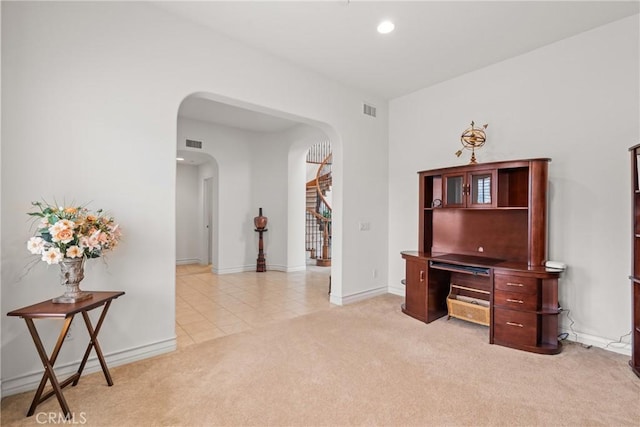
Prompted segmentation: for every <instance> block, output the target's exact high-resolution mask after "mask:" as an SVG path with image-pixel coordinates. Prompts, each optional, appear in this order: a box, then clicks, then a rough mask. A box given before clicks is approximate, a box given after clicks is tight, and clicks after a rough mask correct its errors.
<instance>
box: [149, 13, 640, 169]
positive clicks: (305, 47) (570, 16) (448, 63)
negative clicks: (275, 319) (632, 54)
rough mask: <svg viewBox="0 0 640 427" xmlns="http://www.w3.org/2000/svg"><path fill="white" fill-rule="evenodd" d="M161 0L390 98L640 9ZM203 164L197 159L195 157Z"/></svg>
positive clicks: (194, 106)
mask: <svg viewBox="0 0 640 427" xmlns="http://www.w3.org/2000/svg"><path fill="white" fill-rule="evenodd" d="M154 4H155V5H156V6H158V7H161V8H163V9H165V10H167V11H169V12H171V13H174V14H177V15H179V16H182V17H184V18H186V19H188V20H191V21H192V22H194V24H200V25H204V26H207V27H209V28H210V29H212V30H213V31H216V32H218V33H221V34H223V35H224V36H226V37H229V38H232V39H236V40H238V41H240V42H242V43H243V44H245V45H248V46H251V47H254V48H256V49H259V50H261V51H265V52H269V53H271V54H272V55H275V56H277V57H280V58H282V59H283V60H285V61H287V62H289V63H292V64H295V65H297V66H299V67H302V68H305V69H307V70H310V71H312V72H316V73H319V74H321V75H324V76H325V77H328V78H330V79H332V80H335V81H337V82H339V83H341V84H343V85H346V86H350V87H353V88H356V89H360V90H361V91H363V92H364V93H365V94H367V95H372V96H379V97H381V98H383V99H392V98H395V97H399V96H402V95H406V94H408V93H411V92H414V91H416V90H419V89H421V88H424V87H428V86H430V85H434V84H437V83H439V82H442V81H445V80H448V79H451V78H454V77H457V76H460V75H462V74H465V73H468V72H471V71H474V70H478V69H480V68H483V67H486V66H488V65H491V64H494V63H497V62H500V61H503V60H505V59H508V58H512V57H514V56H517V55H521V54H523V53H526V52H529V51H531V50H533V49H536V48H539V47H542V46H545V45H548V44H550V43H554V42H556V41H559V40H561V39H564V38H567V37H571V36H573V35H576V34H578V33H581V32H583V31H587V30H589V29H592V28H595V27H598V26H600V25H604V24H607V23H610V22H613V21H615V20H618V19H621V18H624V17H626V16H631V15H634V14H638V13H640V1H638V0H635V1H620V2H617V1H577V0H572V1H478V0H476V1H456V0H450V1H357V0H352V1H347V0H344V1H330V0H324V1H195V2H190V1H166V2H165V1H160V2H154ZM383 19H391V20H393V22H394V23H395V26H396V30H395V31H394V32H393V33H391V34H388V35H381V34H378V33H377V32H376V26H377V25H378V23H379V22H380V21H382V20H383ZM612 48H615V47H613V46H612ZM179 115H180V116H182V117H188V118H193V119H197V120H205V121H210V122H215V123H219V124H222V125H226V126H232V127H236V128H241V129H247V130H250V131H254V132H277V131H281V130H284V129H286V128H288V127H290V126H292V125H294V124H295V122H292V121H289V120H286V119H281V118H276V117H273V116H270V115H267V114H262V113H258V112H253V111H249V110H245V109H241V108H237V107H233V106H230V105H227V104H223V103H217V102H213V101H210V100H205V99H202V98H197V97H191V98H189V99H187V100H185V101H184V102H183V104H182V106H181V108H180V113H179ZM181 154H185V155H186V156H188V157H189V156H193V155H194V154H192V153H189V152H186V153H185V152H181ZM201 161H202V159H195V158H194V159H189V160H188V162H189V163H192V164H194V163H196V162H201Z"/></svg>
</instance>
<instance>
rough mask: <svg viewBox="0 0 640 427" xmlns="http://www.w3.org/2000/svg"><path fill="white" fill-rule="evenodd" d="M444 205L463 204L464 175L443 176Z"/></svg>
mask: <svg viewBox="0 0 640 427" xmlns="http://www.w3.org/2000/svg"><path fill="white" fill-rule="evenodd" d="M444 182H445V200H444V205H445V206H463V205H464V195H465V192H464V175H452V176H445V181H444Z"/></svg>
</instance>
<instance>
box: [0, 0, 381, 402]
mask: <svg viewBox="0 0 640 427" xmlns="http://www.w3.org/2000/svg"><path fill="white" fill-rule="evenodd" d="M1 7H2V165H1V177H2V179H1V185H2V189H1V190H2V191H1V206H2V212H1V221H2V223H1V227H2V249H1V253H2V272H1V281H2V284H1V299H2V302H1V304H2V312H3V313H6V312H8V311H10V310H11V309H14V308H17V307H21V306H24V305H28V304H32V303H34V302H37V301H40V300H43V299H47V298H51V297H53V296H56V295H58V294H59V293H61V289H60V287H59V285H58V284H57V281H58V280H57V271H56V269H55V268H49V269H47V268H46V267H45V266H44V265H42V264H43V263H41V262H40V263H39V264H38V265H37V266H36V267H35V268H33V269H32V270H31V271H30V272H29V273H28V274H27V275H25V276H24V277H22V275H23V273H24V271H25V265H26V264H27V263H28V262H29V261H30V260H31V259H32V258H31V257H30V255H29V254H28V253H27V251H26V249H25V242H26V240H27V238H28V237H29V230H28V223H27V221H26V219H27V218H26V215H25V212H26V211H27V210H28V209H29V206H30V205H29V203H30V201H31V200H34V199H39V198H41V197H44V198H53V197H57V198H59V199H64V198H66V199H67V200H77V201H85V200H86V201H92V206H95V207H96V208H97V207H104V208H106V209H108V210H109V211H111V212H112V213H113V215H115V217H116V218H117V219H118V221H119V222H120V223H121V224H122V226H123V229H124V232H125V235H124V241H123V242H122V243H121V245H120V246H119V247H118V250H117V251H114V252H113V253H112V254H111V256H110V257H109V259H108V263H107V264H104V263H102V262H101V261H100V260H98V261H95V262H92V263H89V265H88V266H87V272H86V278H85V280H84V281H83V287H84V288H86V289H87V290H92V289H93V290H95V289H100V290H107V289H122V290H124V291H126V295H125V296H124V297H122V298H120V299H118V300H117V301H115V302H114V304H113V306H112V307H111V310H110V316H109V317H108V318H107V320H106V323H105V325H104V327H103V330H102V332H101V334H100V338H101V340H100V341H101V344H102V348H103V350H104V352H105V353H106V354H107V359H108V361H109V363H110V364H111V365H112V366H113V365H115V364H119V363H126V362H128V361H131V360H135V359H137V358H143V357H148V356H150V355H154V354H158V353H161V352H165V351H169V350H172V349H173V348H175V326H174V325H175V276H174V275H175V271H174V268H175V267H174V266H175V260H176V248H175V239H176V230H175V226H176V225H175V224H176V215H175V197H176V191H175V185H176V166H175V154H176V136H177V120H176V117H177V112H178V108H179V105H180V102H181V101H182V100H183V99H184V97H185V96H187V95H189V94H192V93H196V92H206V93H210V94H214V95H216V96H217V97H219V98H220V99H223V98H224V99H229V100H235V101H236V102H237V103H238V104H242V106H255V108H256V109H259V108H264V109H268V110H269V111H277V112H280V113H281V115H283V116H295V117H298V118H300V119H301V120H306V121H307V122H308V123H313V124H315V125H316V126H320V127H322V128H323V131H324V132H325V133H327V135H329V136H330V138H331V141H332V146H333V147H334V152H336V153H337V159H336V163H335V164H334V176H335V179H336V182H339V183H340V184H339V186H338V185H337V186H336V187H335V188H334V192H333V201H334V207H335V208H336V211H337V212H341V214H340V215H337V216H336V217H335V218H334V229H335V230H337V231H338V230H340V231H341V233H338V236H339V237H336V238H335V239H334V241H333V245H334V246H333V257H334V265H333V267H332V278H333V282H332V285H333V294H332V301H334V302H337V303H343V302H345V301H350V300H352V299H353V298H357V297H362V296H366V295H371V294H375V293H377V292H381V291H382V292H384V291H385V290H386V287H387V275H386V271H387V270H386V266H387V251H386V247H387V236H388V232H387V224H388V221H387V215H388V209H387V148H386V147H387V106H386V103H385V102H384V101H382V100H379V99H375V97H372V96H371V95H369V94H364V93H360V92H357V91H355V90H351V89H349V88H346V87H344V86H341V85H340V84H338V83H335V82H332V81H329V80H327V79H326V78H324V77H322V76H320V75H317V74H314V73H311V72H308V71H306V70H301V69H298V68H296V67H294V66H292V65H291V64H289V63H286V62H283V61H280V60H279V59H276V58H273V57H270V56H268V55H266V54H264V53H261V52H258V51H254V50H251V49H249V48H247V47H246V46H244V45H242V44H240V43H235V42H233V41H231V40H229V39H227V38H224V37H221V36H219V35H217V34H215V33H214V32H212V31H210V30H208V29H206V28H204V27H201V26H199V25H196V24H193V23H191V22H187V21H185V20H183V19H182V18H178V17H175V16H173V15H171V14H169V13H167V12H165V11H164V10H161V9H159V8H156V7H154V6H153V4H149V3H144V2H66V3H65V2H33V3H31V2H2V4H1ZM363 99H368V100H371V102H373V103H375V104H376V106H377V107H378V119H372V118H370V117H365V116H363V114H362V112H361V111H362V101H363ZM220 169H221V170H220V173H222V165H220ZM219 185H220V187H219V190H220V194H219V199H220V203H224V202H225V200H227V199H228V196H227V195H225V194H224V193H223V188H225V186H224V185H223V183H222V182H220V183H219ZM233 201H234V202H236V201H237V198H234V199H233ZM243 203H244V206H239V207H238V213H237V214H238V215H246V212H249V211H253V210H254V208H255V207H254V206H251V204H250V203H249V200H248V199H247V200H246V201H244V200H243ZM228 215H233V213H231V212H230V213H229V214H228ZM361 218H368V220H369V221H370V222H371V224H372V231H370V232H367V233H361V232H358V228H357V223H358V221H359V220H361ZM222 220H223V218H222V217H221V218H220V221H222ZM218 230H219V231H220V232H221V233H222V232H223V231H224V230H222V229H221V228H218ZM221 238H222V236H221ZM248 243H251V244H253V242H242V241H240V244H241V245H243V244H248ZM241 245H240V246H241ZM240 249H242V250H243V253H245V252H244V249H243V248H240ZM219 256H220V257H221V258H224V257H225V256H226V254H224V253H221V254H219ZM343 260H344V261H343ZM222 261H223V260H222V259H221V263H222ZM374 268H377V269H378V272H379V273H378V277H377V278H375V279H372V278H371V271H372V269H374ZM367 278H368V279H367ZM0 317H1V320H0V322H1V329H2V390H3V393H4V394H7V393H14V392H17V391H21V390H25V389H27V388H32V387H34V386H35V385H36V383H37V382H38V380H39V377H40V372H41V368H42V367H41V364H40V362H39V361H38V359H37V356H36V354H35V351H34V349H33V343H32V342H31V339H30V337H29V334H28V332H27V330H26V328H25V325H24V322H23V321H21V320H19V319H14V318H6V316H0ZM78 326H80V325H78ZM39 327H40V328H41V333H42V335H43V336H45V337H52V336H53V335H54V334H55V333H56V331H57V330H58V328H59V323H58V322H56V321H45V320H43V321H40V322H39ZM79 329H80V328H79ZM78 333H81V332H78ZM84 346H85V342H84V340H82V339H75V340H73V341H70V342H67V343H65V346H64V348H63V352H62V353H61V354H60V357H59V358H58V364H59V366H60V367H66V369H67V370H72V369H73V367H74V362H76V361H78V360H79V358H80V355H81V353H82V352H83V350H84ZM96 368H97V365H96V363H95V361H94V362H92V363H91V364H90V366H89V370H95V369H96ZM116 381H117V379H116Z"/></svg>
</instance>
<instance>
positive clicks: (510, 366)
mask: <svg viewBox="0 0 640 427" xmlns="http://www.w3.org/2000/svg"><path fill="white" fill-rule="evenodd" d="M401 302H402V298H400V297H396V296H392V295H385V296H382V297H378V298H374V299H371V300H368V301H364V302H361V303H358V304H353V305H349V306H345V307H338V308H334V309H331V310H326V311H323V312H319V313H314V314H310V315H306V316H303V317H299V318H295V319H291V320H286V321H282V322H280V323H275V324H271V325H268V326H266V327H264V328H260V329H256V330H252V331H246V332H243V333H239V334H236V335H230V336H225V337H222V338H218V339H215V340H212V341H208V342H204V343H202V344H196V345H192V346H190V347H188V348H186V349H184V350H180V351H177V352H174V353H172V354H168V355H164V356H161V357H156V358H154V359H150V360H145V361H141V362H137V363H133V364H130V365H126V366H120V367H115V368H111V373H112V376H113V379H114V382H115V385H114V386H113V387H107V386H106V384H105V382H104V377H103V376H102V374H101V373H98V374H92V375H88V376H86V377H83V378H82V379H81V381H80V384H79V385H78V386H77V387H68V388H66V389H65V396H66V398H67V401H68V403H69V405H70V407H71V410H72V411H73V412H74V413H75V414H76V417H77V421H76V424H79V423H78V420H79V421H84V422H85V425H96V426H145V425H153V426H214V425H228V426H267V425H268V426H347V425H382V426H405V425H416V426H418V425H419V426H429V425H434V426H439V425H446V426H454V425H461V426H484V425H504V426H515V425H526V426H533V425H540V426H556V425H567V426H638V425H640V379H639V378H637V377H636V376H635V375H634V374H633V373H632V372H631V370H630V368H629V366H628V364H627V362H628V358H627V357H625V356H622V355H618V354H615V353H611V352H608V351H604V350H601V349H595V348H591V349H585V348H583V347H581V346H580V345H577V344H568V345H565V347H564V350H563V352H562V353H561V354H559V355H556V356H542V355H536V354H531V353H526V352H522V351H518V350H513V349H508V348H504V347H499V346H495V345H490V344H489V343H488V329H487V328H485V327H482V326H477V325H474V324H470V323H466V322H463V321H460V320H456V319H452V320H449V321H447V320H446V318H445V319H440V320H437V321H435V322H433V323H431V324H429V325H425V324H424V323H421V322H418V321H416V320H414V319H411V318H410V317H408V316H406V315H404V314H402V313H401V311H400V303H401ZM105 350H106V351H108V349H105ZM32 396H33V394H32V393H24V394H21V395H16V396H10V397H8V398H5V399H3V401H2V425H3V426H4V425H41V424H38V422H37V419H36V417H35V416H34V417H30V418H25V416H24V414H25V412H26V410H27V408H28V406H29V403H30V401H31V398H32ZM58 409H59V408H58V406H57V402H56V400H55V399H51V400H49V401H48V402H46V403H45V404H42V405H41V406H40V407H39V408H38V412H49V411H54V412H55V411H58ZM81 415H82V419H80V416H81Z"/></svg>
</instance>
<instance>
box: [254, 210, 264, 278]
mask: <svg viewBox="0 0 640 427" xmlns="http://www.w3.org/2000/svg"><path fill="white" fill-rule="evenodd" d="M253 223H254V224H255V226H256V229H255V231H257V232H258V233H260V238H259V241H258V260H257V265H256V271H257V272H259V273H260V272H264V271H267V261H266V259H265V258H264V242H263V239H262V233H264V232H266V231H267V229H266V226H267V217H266V216H262V208H260V210H259V214H258V216H257V217H255V218H254V219H253Z"/></svg>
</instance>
